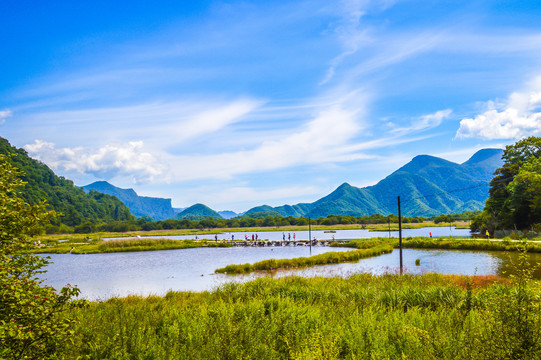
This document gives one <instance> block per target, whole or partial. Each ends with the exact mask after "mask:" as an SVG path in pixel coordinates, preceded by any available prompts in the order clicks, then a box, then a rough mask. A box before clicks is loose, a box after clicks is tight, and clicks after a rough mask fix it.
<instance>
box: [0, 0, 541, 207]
mask: <svg viewBox="0 0 541 360" xmlns="http://www.w3.org/2000/svg"><path fill="white" fill-rule="evenodd" d="M0 14H2V15H1V21H0V46H1V49H2V51H1V54H2V56H0V66H1V68H2V69H3V70H2V72H1V73H0V80H1V81H0V136H2V137H5V138H7V139H8V140H9V141H10V142H11V143H12V145H15V146H17V147H24V148H25V149H26V150H27V151H28V153H29V154H30V155H31V156H33V157H34V158H37V159H40V160H41V161H43V162H44V163H46V164H47V165H49V166H50V167H51V168H52V169H53V170H54V171H55V172H56V173H57V174H58V175H62V176H65V177H67V178H69V179H72V180H74V182H75V184H76V185H85V184H88V183H90V182H93V181H96V180H107V181H109V182H111V183H112V184H114V185H116V186H119V187H123V188H128V187H131V188H134V189H135V190H136V191H137V192H138V193H139V194H140V195H146V196H158V197H167V198H172V200H173V205H174V206H176V207H186V206H189V205H192V204H194V203H196V202H202V203H204V204H207V205H208V206H210V207H212V208H214V209H216V210H225V209H230V210H234V211H237V212H240V211H245V210H247V209H249V208H251V207H253V206H257V205H262V204H269V205H272V206H277V205H283V204H286V203H287V204H294V203H298V202H312V201H315V200H317V199H319V198H320V197H322V196H324V195H326V194H328V193H329V192H331V191H332V190H334V189H335V188H336V187H338V186H339V185H340V184H341V183H343V182H349V183H350V184H352V185H355V186H359V187H363V186H368V185H372V184H375V183H376V182H377V181H379V180H381V179H382V178H384V177H385V176H387V175H389V174H390V173H391V172H392V171H394V170H396V169H397V168H398V167H400V166H402V165H404V164H405V163H407V162H408V161H409V160H411V158H412V157H414V156H415V155H418V154H429V155H434V156H439V157H443V158H445V159H448V160H451V161H455V162H464V161H466V160H467V159H468V158H469V157H470V156H471V155H472V154H473V153H474V152H475V151H477V150H479V149H482V148H487V147H503V146H505V145H507V144H511V143H513V142H515V141H516V140H517V139H520V138H522V137H525V136H529V135H540V134H541V25H539V24H541V5H540V4H539V3H538V1H520V2H518V1H475V0H474V1H414V0H406V1H392V0H388V1H385V0H383V1H362V0H358V1H348V0H344V1H335V2H330V1H305V2H303V1H280V2H277V1H276V2H273V1H243V2H240V1H161V0H155V1H153V2H148V1H114V2H113V1H92V2H90V1H87V2H78V1H48V2H33V1H32V2H30V1H11V0H5V1H2V2H1V3H0Z"/></svg>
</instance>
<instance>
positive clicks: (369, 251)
mask: <svg viewBox="0 0 541 360" xmlns="http://www.w3.org/2000/svg"><path fill="white" fill-rule="evenodd" d="M392 251H393V246H392V245H390V244H377V245H376V246H373V247H370V248H366V249H358V250H353V251H346V252H328V253H324V254H319V255H314V256H309V257H299V258H293V259H268V260H262V261H259V262H256V263H254V264H239V265H227V266H226V267H223V268H219V269H216V270H215V272H217V273H224V274H228V275H233V274H244V273H249V272H253V271H275V270H279V269H292V268H295V269H296V268H302V267H307V266H316V265H327V264H339V263H344V262H353V261H358V260H360V259H364V258H367V257H372V256H378V255H381V254H387V253H390V252H392Z"/></svg>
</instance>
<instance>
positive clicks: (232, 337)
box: [64, 274, 541, 360]
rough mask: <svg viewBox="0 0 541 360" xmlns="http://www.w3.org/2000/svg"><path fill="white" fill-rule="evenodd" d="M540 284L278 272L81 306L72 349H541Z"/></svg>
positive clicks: (356, 354) (509, 353)
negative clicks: (195, 289) (203, 288)
mask: <svg viewBox="0 0 541 360" xmlns="http://www.w3.org/2000/svg"><path fill="white" fill-rule="evenodd" d="M540 293H541V286H540V283H539V282H537V281H531V280H527V279H526V278H524V277H520V278H517V279H514V280H511V281H510V280H506V279H502V278H498V277H494V276H473V277H468V276H455V275H437V274H425V275H422V276H412V275H404V276H398V275H384V276H372V275H368V274H360V275H353V276H351V277H350V278H299V277H286V278H280V279H272V278H268V277H264V278H260V279H257V280H255V281H252V282H249V283H245V284H238V283H228V284H225V285H223V286H221V287H219V288H217V289H216V290H214V291H211V292H202V293H192V292H169V293H168V294H167V295H166V296H164V297H155V296H154V297H146V298H144V297H134V296H132V297H127V298H120V299H119V298H115V299H110V300H107V301H103V302H90V303H89V304H88V306H87V307H86V308H83V309H72V310H70V313H68V314H67V315H68V316H71V317H72V318H74V319H75V320H76V328H75V331H74V334H73V338H72V339H73V343H72V344H67V348H66V350H65V353H64V355H65V358H66V359H77V358H83V359H190V360H197V359H261V360H265V359H538V358H540V357H541V338H540V331H541V330H540V329H541V311H540V310H541V308H540V299H539V294H540Z"/></svg>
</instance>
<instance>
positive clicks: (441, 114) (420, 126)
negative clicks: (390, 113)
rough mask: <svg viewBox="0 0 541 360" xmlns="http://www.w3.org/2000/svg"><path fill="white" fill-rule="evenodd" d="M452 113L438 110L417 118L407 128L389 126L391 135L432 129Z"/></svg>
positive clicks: (447, 110) (446, 110)
mask: <svg viewBox="0 0 541 360" xmlns="http://www.w3.org/2000/svg"><path fill="white" fill-rule="evenodd" d="M452 112H453V111H452V110H451V109H445V110H439V111H436V112H435V113H432V114H426V115H422V116H419V117H417V118H416V119H415V120H414V121H413V122H412V123H411V124H410V125H409V126H406V127H395V126H394V125H393V124H390V126H391V133H409V132H412V131H421V130H427V129H432V128H435V127H437V126H439V125H440V124H441V122H442V121H443V120H444V119H447V118H449V116H451V113H452Z"/></svg>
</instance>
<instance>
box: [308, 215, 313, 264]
mask: <svg viewBox="0 0 541 360" xmlns="http://www.w3.org/2000/svg"><path fill="white" fill-rule="evenodd" d="M311 220H312V218H310V216H308V244H310V256H311V255H312V225H311Z"/></svg>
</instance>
